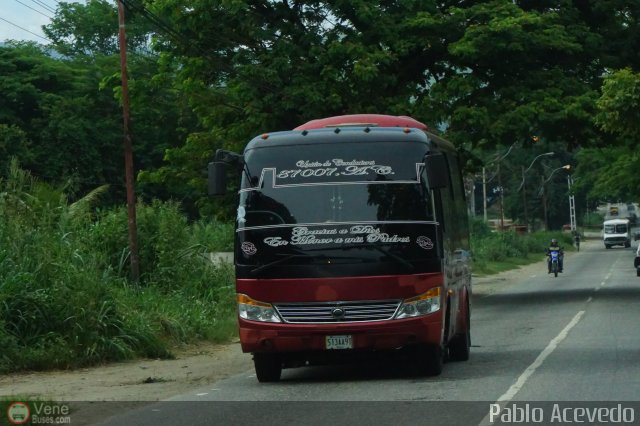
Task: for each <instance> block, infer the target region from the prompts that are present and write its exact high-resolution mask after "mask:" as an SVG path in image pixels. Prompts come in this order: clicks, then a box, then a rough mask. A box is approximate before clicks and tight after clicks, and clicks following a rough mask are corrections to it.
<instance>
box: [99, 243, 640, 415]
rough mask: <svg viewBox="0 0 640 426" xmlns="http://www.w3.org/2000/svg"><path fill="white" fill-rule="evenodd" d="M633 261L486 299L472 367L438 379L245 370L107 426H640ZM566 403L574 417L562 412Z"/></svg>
mask: <svg viewBox="0 0 640 426" xmlns="http://www.w3.org/2000/svg"><path fill="white" fill-rule="evenodd" d="M634 246H635V244H634ZM634 253H635V247H633V248H630V249H623V248H617V247H616V248H614V249H611V250H606V249H605V248H604V247H603V245H602V244H601V243H599V242H595V241H589V242H585V243H583V244H582V247H581V251H580V252H579V253H573V254H571V255H568V256H567V258H566V259H565V270H564V273H563V274H561V275H560V276H559V277H558V278H553V276H551V275H547V274H546V270H545V269H544V265H543V264H540V267H541V268H538V269H535V268H527V269H526V271H527V273H526V274H524V273H523V274H521V276H519V277H518V279H517V280H514V281H512V282H505V283H504V285H501V287H500V288H499V290H498V291H495V292H493V293H491V294H487V293H486V292H485V293H484V294H483V292H482V291H478V292H477V294H476V295H474V299H473V311H472V345H473V346H472V354H471V359H470V360H469V361H467V362H457V363H448V364H446V365H445V369H444V371H443V373H442V375H440V376H438V377H422V376H417V375H415V374H413V371H412V369H411V367H410V364H407V363H406V362H402V360H395V359H383V360H375V361H373V360H372V361H371V362H361V363H358V364H347V365H337V366H323V367H306V368H299V369H288V370H284V372H283V376H282V381H281V382H279V383H267V384H260V383H258V382H257V380H256V378H255V375H254V373H253V371H247V372H245V373H243V374H240V375H237V376H234V377H231V378H229V379H226V380H224V381H221V382H217V383H214V384H212V385H210V386H207V387H204V388H201V389H194V390H193V392H190V393H189V394H185V395H180V396H177V397H175V398H173V399H172V400H171V401H170V402H161V403H157V404H151V405H148V406H145V407H143V408H141V409H138V410H135V411H130V412H127V413H123V414H122V415H120V416H117V417H113V418H111V419H109V420H107V421H106V422H105V423H104V424H108V425H125V424H126V425H128V424H138V425H147V424H148V425H174V424H190V425H195V424H202V425H204V424H241V423H244V424H266V425H272V424H279V425H280V424H349V425H353V424H374V425H377V424H429V425H440V424H442V425H454V424H464V425H468V424H476V425H477V424H491V421H493V423H494V424H495V423H496V422H498V421H500V420H502V421H503V422H504V423H509V421H511V420H514V418H515V417H516V416H517V415H518V414H522V415H529V416H530V417H529V420H530V421H532V424H533V421H534V420H539V418H537V417H536V416H540V415H542V416H543V417H542V420H544V421H543V423H545V424H549V423H550V422H549V420H551V419H552V416H553V415H554V414H556V415H563V413H564V415H566V416H569V417H568V418H569V420H571V419H573V420H576V419H577V418H571V417H570V416H571V415H572V414H573V415H574V416H575V412H576V410H578V415H582V414H584V413H585V412H586V413H587V414H589V413H591V412H589V411H588V410H587V408H589V407H592V408H593V409H594V410H600V411H597V413H595V412H594V413H595V414H599V415H603V413H605V412H604V411H602V410H603V409H604V408H602V407H609V408H606V410H610V409H611V407H613V409H616V407H617V409H618V412H624V414H625V415H626V416H627V417H626V420H629V415H631V413H632V411H633V414H634V418H633V422H634V423H638V424H640V402H638V403H634V401H640V363H639V362H638V360H639V359H640V334H639V332H638V324H640V309H639V304H640V278H639V277H636V273H635V269H634V268H633V257H634ZM485 281H486V280H485ZM478 290H481V285H478ZM239 356H249V355H239ZM545 401H546V402H549V403H548V404H545ZM559 402H563V404H564V405H565V406H568V407H569V408H568V411H567V410H565V411H564V412H563V411H561V410H560V409H559V408H558V409H557V410H556V408H557V407H556V405H557V404H556V403H559ZM621 403H623V404H626V405H624V406H620V405H619V404H621ZM498 404H499V405H498ZM527 404H529V405H527ZM536 404H537V405H536ZM496 407H498V408H496ZM532 407H533V408H532ZM584 407H587V408H584ZM492 410H495V411H492ZM519 410H521V411H519ZM554 410H555V411H554ZM585 410H587V411H585ZM624 410H626V411H624ZM630 410H631V411H630ZM614 411H615V410H614ZM606 413H608V415H611V414H613V411H606ZM606 413H605V414H606ZM595 414H594V415H595ZM507 415H509V416H511V417H505V416H507ZM501 416H502V417H501ZM566 416H565V417H566ZM557 419H558V418H556V420H557ZM580 419H582V420H585V418H583V417H580ZM594 419H596V417H591V418H590V420H594ZM564 420H565V422H566V420H567V418H564ZM587 420H589V419H587ZM605 420H607V418H604V419H603V418H600V420H599V421H597V422H594V423H589V422H586V424H597V423H604V422H605ZM608 420H611V419H608ZM614 420H615V419H614ZM538 423H539V422H538ZM583 424H584V423H583Z"/></svg>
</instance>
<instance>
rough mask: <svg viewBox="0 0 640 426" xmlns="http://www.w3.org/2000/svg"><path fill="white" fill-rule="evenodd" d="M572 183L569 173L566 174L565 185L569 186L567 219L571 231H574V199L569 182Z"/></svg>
mask: <svg viewBox="0 0 640 426" xmlns="http://www.w3.org/2000/svg"><path fill="white" fill-rule="evenodd" d="M572 183H573V181H572V179H571V173H568V174H567V185H568V186H569V221H570V223H571V231H572V232H574V233H575V231H576V228H577V227H576V199H575V197H574V196H573V192H571V184H572Z"/></svg>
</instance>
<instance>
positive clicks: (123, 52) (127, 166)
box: [116, 0, 140, 283]
mask: <svg viewBox="0 0 640 426" xmlns="http://www.w3.org/2000/svg"><path fill="white" fill-rule="evenodd" d="M122 2H123V0H116V3H117V4H118V41H119V44H120V73H121V75H122V118H123V121H124V133H123V134H124V170H125V179H126V187H127V217H128V224H129V251H130V253H131V259H130V261H131V280H132V281H133V282H136V283H137V282H138V281H139V279H140V264H139V261H138V231H137V227H136V194H135V190H134V188H133V148H132V143H131V133H130V132H129V82H128V77H127V39H126V36H125V28H124V5H123V3H122Z"/></svg>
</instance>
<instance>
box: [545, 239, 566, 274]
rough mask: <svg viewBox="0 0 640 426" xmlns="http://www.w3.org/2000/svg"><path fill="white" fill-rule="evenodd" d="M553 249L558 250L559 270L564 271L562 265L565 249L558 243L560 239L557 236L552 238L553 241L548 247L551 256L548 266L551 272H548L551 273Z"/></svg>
mask: <svg viewBox="0 0 640 426" xmlns="http://www.w3.org/2000/svg"><path fill="white" fill-rule="evenodd" d="M552 251H557V252H558V272H562V266H563V263H564V262H563V260H564V250H563V249H562V247H560V245H559V244H558V240H556V239H555V238H553V239H552V240H551V243H550V244H549V247H548V248H547V256H548V257H549V259H548V260H547V267H548V269H549V272H548V273H549V274H550V273H551V252H552Z"/></svg>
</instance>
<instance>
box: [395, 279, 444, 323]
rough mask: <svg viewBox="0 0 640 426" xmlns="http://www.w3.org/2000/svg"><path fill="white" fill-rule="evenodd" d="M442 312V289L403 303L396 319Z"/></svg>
mask: <svg viewBox="0 0 640 426" xmlns="http://www.w3.org/2000/svg"><path fill="white" fill-rule="evenodd" d="M438 310H440V287H435V288H432V289H431V290H429V291H427V292H426V293H423V294H421V295H419V296H416V297H411V298H409V299H405V300H403V301H402V305H400V308H399V309H398V313H397V314H396V319H402V318H413V317H419V316H421V315H427V314H431V313H433V312H436V311H438Z"/></svg>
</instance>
